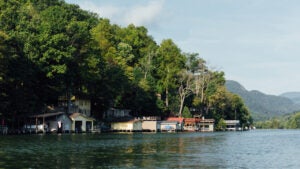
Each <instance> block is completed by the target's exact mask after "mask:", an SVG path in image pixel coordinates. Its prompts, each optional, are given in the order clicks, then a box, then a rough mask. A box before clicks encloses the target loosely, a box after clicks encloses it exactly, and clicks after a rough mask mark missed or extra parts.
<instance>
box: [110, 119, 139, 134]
mask: <svg viewBox="0 0 300 169" xmlns="http://www.w3.org/2000/svg"><path fill="white" fill-rule="evenodd" d="M111 130H112V131H114V132H137V131H142V121H141V120H129V121H118V122H111Z"/></svg>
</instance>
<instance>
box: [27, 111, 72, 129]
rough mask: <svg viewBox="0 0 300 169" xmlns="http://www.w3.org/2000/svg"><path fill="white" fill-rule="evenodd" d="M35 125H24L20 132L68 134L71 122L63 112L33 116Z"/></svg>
mask: <svg viewBox="0 0 300 169" xmlns="http://www.w3.org/2000/svg"><path fill="white" fill-rule="evenodd" d="M31 118H34V119H35V124H34V125H33V124H25V125H24V126H23V128H22V132H24V133H26V132H33V131H35V132H70V131H71V125H72V121H71V119H70V118H69V116H68V115H67V114H66V113H65V112H51V113H43V114H38V115H33V116H31Z"/></svg>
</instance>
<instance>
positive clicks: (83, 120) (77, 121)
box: [70, 113, 95, 133]
mask: <svg viewBox="0 0 300 169" xmlns="http://www.w3.org/2000/svg"><path fill="white" fill-rule="evenodd" d="M70 118H71V120H72V127H71V130H72V131H73V132H76V133H77V132H91V131H92V129H93V128H94V121H95V119H94V118H92V117H88V116H86V115H84V114H81V113H73V114H71V115H70Z"/></svg>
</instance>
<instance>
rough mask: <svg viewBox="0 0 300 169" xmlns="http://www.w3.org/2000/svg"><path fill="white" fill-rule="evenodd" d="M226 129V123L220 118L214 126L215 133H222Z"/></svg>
mask: <svg viewBox="0 0 300 169" xmlns="http://www.w3.org/2000/svg"><path fill="white" fill-rule="evenodd" d="M225 129H226V123H225V120H224V119H223V118H221V119H220V120H219V121H218V123H217V126H216V130H217V131H224V130H225Z"/></svg>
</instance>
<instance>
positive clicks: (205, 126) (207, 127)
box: [198, 117, 215, 132]
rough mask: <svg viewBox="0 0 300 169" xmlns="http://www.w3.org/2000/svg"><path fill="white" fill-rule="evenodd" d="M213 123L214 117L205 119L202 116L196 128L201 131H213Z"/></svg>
mask: <svg viewBox="0 0 300 169" xmlns="http://www.w3.org/2000/svg"><path fill="white" fill-rule="evenodd" d="M214 124H215V120H214V119H205V118H204V117H202V118H201V119H200V121H199V123H198V126H199V127H198V128H199V130H200V131H201V132H213V131H214Z"/></svg>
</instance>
